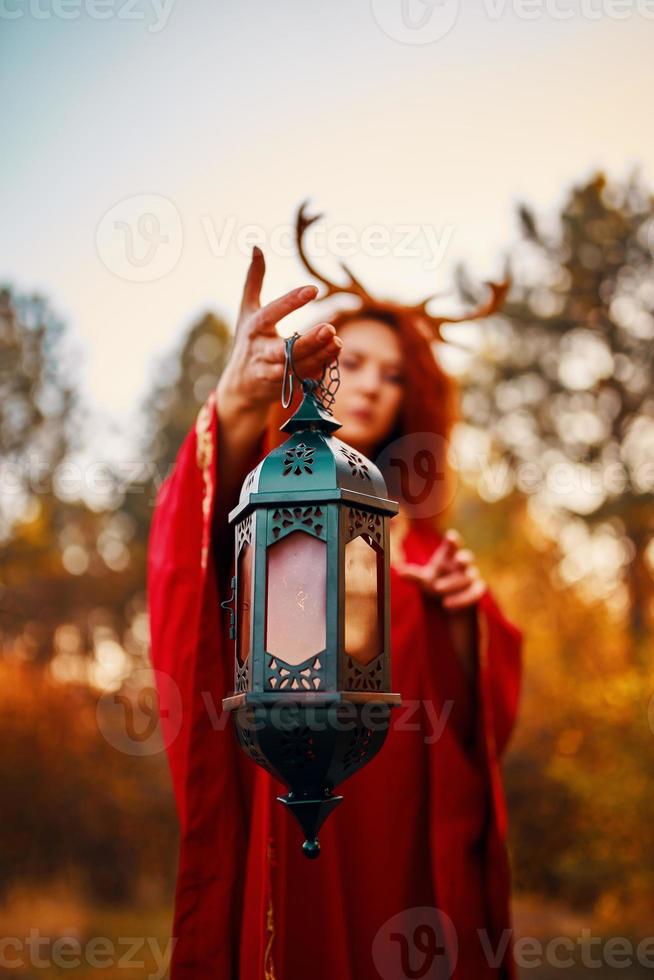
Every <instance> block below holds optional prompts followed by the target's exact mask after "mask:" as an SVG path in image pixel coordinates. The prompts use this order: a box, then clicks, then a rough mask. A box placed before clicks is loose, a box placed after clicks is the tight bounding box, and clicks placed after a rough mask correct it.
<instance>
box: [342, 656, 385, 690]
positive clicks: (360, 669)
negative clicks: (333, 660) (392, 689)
mask: <svg viewBox="0 0 654 980" xmlns="http://www.w3.org/2000/svg"><path fill="white" fill-rule="evenodd" d="M345 656H346V658H347V659H346V666H345V690H346V691H382V690H383V686H382V681H383V678H384V654H383V653H380V654H379V656H378V657H375V659H374V660H371V661H370V663H369V664H360V663H359V662H358V661H357V660H354V659H353V658H352V657H350V656H349V655H348V654H347V653H346V654H345Z"/></svg>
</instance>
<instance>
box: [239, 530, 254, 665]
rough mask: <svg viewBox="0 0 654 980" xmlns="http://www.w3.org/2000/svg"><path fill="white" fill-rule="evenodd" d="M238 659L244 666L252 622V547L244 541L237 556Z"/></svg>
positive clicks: (248, 653) (248, 651)
mask: <svg viewBox="0 0 654 980" xmlns="http://www.w3.org/2000/svg"><path fill="white" fill-rule="evenodd" d="M237 582H238V586H237V588H238V620H237V622H238V624H239V627H238V630H239V632H238V659H239V662H240V663H241V664H244V663H245V661H246V660H247V658H248V657H249V656H250V623H251V621H252V545H251V544H250V543H249V541H246V542H245V544H244V545H243V547H242V548H241V551H240V553H239V556H238V578H237Z"/></svg>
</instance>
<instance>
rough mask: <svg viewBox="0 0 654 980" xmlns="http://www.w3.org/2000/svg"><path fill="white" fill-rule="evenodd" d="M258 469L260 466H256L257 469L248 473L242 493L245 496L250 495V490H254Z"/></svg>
mask: <svg viewBox="0 0 654 980" xmlns="http://www.w3.org/2000/svg"><path fill="white" fill-rule="evenodd" d="M257 469H258V466H255V468H254V469H253V470H250V472H249V473H248V475H247V478H246V480H245V483H244V484H243V491H242V493H243V496H245V494H246V493H249V492H250V490H251V489H252V484H253V483H254V477H255V474H256V472H257Z"/></svg>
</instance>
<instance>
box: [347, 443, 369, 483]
mask: <svg viewBox="0 0 654 980" xmlns="http://www.w3.org/2000/svg"><path fill="white" fill-rule="evenodd" d="M340 449H341V453H342V455H343V456H345V458H346V460H347V461H348V463H349V464H350V476H358V477H360V478H361V479H362V480H370V473H369V471H368V465H367V463H366V462H365V461H364V459H363V456H359V454H358V453H355V451H354V450H353V449H346V448H345V446H341V447H340Z"/></svg>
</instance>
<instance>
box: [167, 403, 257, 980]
mask: <svg viewBox="0 0 654 980" xmlns="http://www.w3.org/2000/svg"><path fill="white" fill-rule="evenodd" d="M216 446H217V416H216V411H215V404H214V396H213V395H212V396H211V397H210V398H209V400H208V401H207V403H206V404H205V405H204V407H203V408H202V410H201V411H200V413H199V415H198V421H197V424H196V426H195V429H194V430H193V431H192V432H190V433H189V434H188V436H187V438H186V440H185V442H184V444H183V445H182V448H181V450H180V452H179V455H178V457H177V460H176V463H175V467H174V469H173V472H172V473H171V475H170V477H169V478H168V479H167V480H166V482H165V483H164V484H163V485H162V487H161V490H160V492H159V494H158V498H157V503H156V507H155V512H154V516H153V520H152V526H151V532H150V540H149V549H148V602H149V611H150V628H151V660H152V665H153V667H154V668H155V679H156V684H157V688H158V692H159V711H160V718H161V727H162V733H163V738H164V743H165V746H166V751H167V753H168V759H169V763H170V771H171V774H172V781H173V788H174V793H175V800H176V805H177V811H178V814H179V822H180V850H179V863H178V874H177V890H176V899H175V921H174V928H173V935H174V936H175V937H177V938H176V945H175V946H174V950H173V956H172V968H171V977H172V978H174V980H197V977H199V976H205V975H207V973H206V970H207V965H208V964H211V969H212V970H213V971H214V972H213V975H214V976H217V977H218V976H220V977H225V978H229V977H236V976H237V973H238V956H239V944H240V928H241V923H240V919H241V910H242V896H241V892H242V888H243V881H242V877H243V876H242V872H241V868H242V864H243V861H244V856H245V851H246V847H247V840H248V835H249V807H248V805H247V793H248V783H247V780H248V779H249V778H251V768H252V767H250V768H248V767H247V766H244V765H243V760H244V759H245V757H244V756H242V753H241V750H240V748H239V746H238V744H237V741H236V738H235V737H234V732H233V731H231V730H230V729H231V726H228V725H227V724H226V720H227V713H226V712H223V710H222V698H223V697H225V696H226V695H227V694H228V693H230V692H231V690H232V689H233V678H232V658H231V644H230V642H229V640H228V638H227V634H226V626H227V617H226V616H224V615H222V610H221V608H220V602H221V600H223V599H224V598H225V597H224V596H223V595H221V594H220V589H219V585H218V582H217V578H216V574H215V567H214V555H213V554H212V550H211V547H212V542H211V523H212V516H213V510H214V503H215V500H214V498H215V490H216V488H215V482H216V481H215V472H216V469H215V467H216ZM241 757H242V758H241ZM245 761H246V762H247V760H245Z"/></svg>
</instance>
